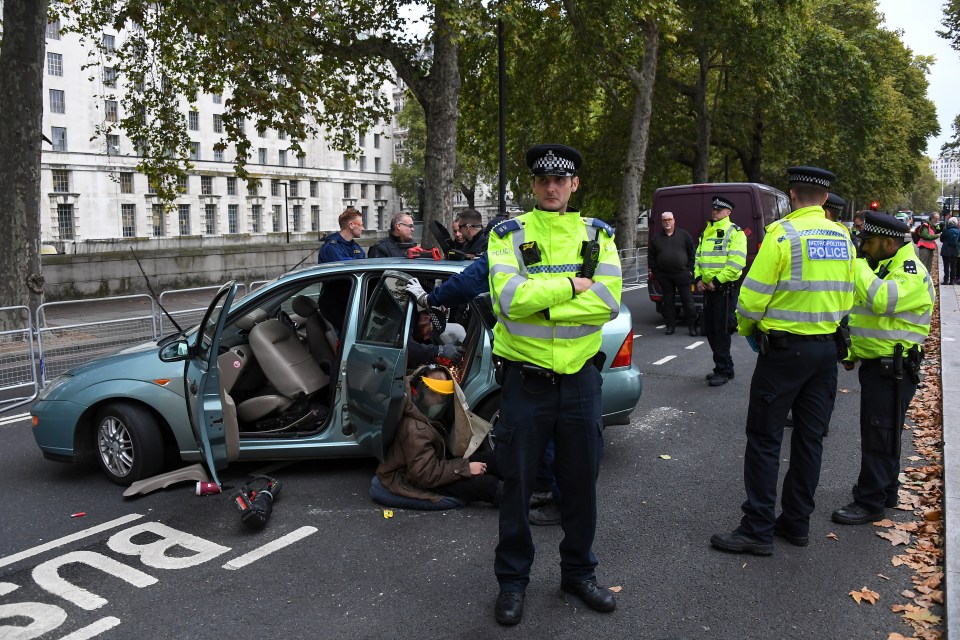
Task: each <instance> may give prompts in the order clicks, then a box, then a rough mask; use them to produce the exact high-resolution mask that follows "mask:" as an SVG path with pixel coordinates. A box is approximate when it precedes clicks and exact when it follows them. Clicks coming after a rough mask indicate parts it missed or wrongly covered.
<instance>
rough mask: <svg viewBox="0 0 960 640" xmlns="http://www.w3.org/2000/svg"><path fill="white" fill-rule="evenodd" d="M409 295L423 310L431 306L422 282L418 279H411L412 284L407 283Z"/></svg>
mask: <svg viewBox="0 0 960 640" xmlns="http://www.w3.org/2000/svg"><path fill="white" fill-rule="evenodd" d="M405 289H406V291H407V293H409V294H410V295H411V296H413V299H414V300H415V301H416V303H417V306H418V307H420V308H421V309H426V308H427V307H428V306H429V305H428V304H427V292H426V291H424V290H423V287H422V286H420V281H419V280H417V279H416V278H410V282H408V283H407V286H406V287H405Z"/></svg>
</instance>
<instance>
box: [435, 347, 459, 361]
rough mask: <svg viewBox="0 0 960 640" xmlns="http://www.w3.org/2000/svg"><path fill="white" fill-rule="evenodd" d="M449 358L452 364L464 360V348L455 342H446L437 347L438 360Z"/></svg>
mask: <svg viewBox="0 0 960 640" xmlns="http://www.w3.org/2000/svg"><path fill="white" fill-rule="evenodd" d="M441 358H442V359H444V360H449V361H450V362H451V363H452V364H455V365H456V364H460V363H461V362H463V348H462V347H458V346H456V345H454V344H444V345H440V346H439V347H437V360H440V359H441Z"/></svg>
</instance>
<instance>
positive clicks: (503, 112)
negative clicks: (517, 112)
mask: <svg viewBox="0 0 960 640" xmlns="http://www.w3.org/2000/svg"><path fill="white" fill-rule="evenodd" d="M506 84H507V82H506V69H505V68H504V53H503V18H502V17H498V18H497V110H498V114H499V120H500V125H499V129H500V130H499V135H500V184H499V186H498V194H497V195H498V196H499V197H498V200H499V202H498V203H497V212H498V213H499V214H500V215H501V216H504V215H506V213H507V133H506V121H507V106H506V101H505V99H504V94H505V93H506V90H505V86H506Z"/></svg>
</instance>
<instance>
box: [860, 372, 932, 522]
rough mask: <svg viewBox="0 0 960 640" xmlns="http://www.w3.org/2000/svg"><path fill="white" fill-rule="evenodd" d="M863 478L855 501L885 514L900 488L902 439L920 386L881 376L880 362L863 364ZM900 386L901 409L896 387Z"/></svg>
mask: <svg viewBox="0 0 960 640" xmlns="http://www.w3.org/2000/svg"><path fill="white" fill-rule="evenodd" d="M859 374H860V476H859V477H858V478H857V484H856V486H855V487H854V490H853V499H854V500H855V501H856V502H857V503H858V504H860V505H862V506H863V507H865V508H866V509H868V510H869V511H870V512H871V513H879V512H881V511H883V507H884V502H885V501H886V499H887V498H896V497H897V491H898V490H899V488H900V482H899V481H898V480H897V477H898V476H899V475H900V439H901V434H902V431H903V420H904V417H905V416H906V414H907V407H909V406H910V401H911V400H912V399H913V394H914V393H916V391H917V385H916V384H915V383H914V382H913V381H912V380H910V377H909V376H908V375H906V374H904V376H903V380H900V381H899V382H898V381H897V380H894V379H893V378H891V377H887V376H885V375H883V374H882V373H881V367H880V361H879V360H864V361H862V362H861V363H860V371H859ZM897 384H899V385H900V394H901V396H900V399H901V402H900V406H899V407H897V406H896V404H897V402H896V399H895V397H894V396H895V393H896V385H897Z"/></svg>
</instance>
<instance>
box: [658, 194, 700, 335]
mask: <svg viewBox="0 0 960 640" xmlns="http://www.w3.org/2000/svg"><path fill="white" fill-rule="evenodd" d="M660 222H661V223H662V225H663V228H662V229H661V230H660V232H659V233H657V235H655V236H653V238H651V239H650V246H649V247H647V267H648V268H649V269H650V273H652V274H653V277H654V278H656V279H657V282H658V283H660V287H661V289H662V291H663V299H662V301H661V304H662V308H663V319H664V320H666V322H667V331H666V334H667V335H668V336H669V335H673V333H674V325H675V324H676V321H677V308H676V306H674V290H677V291H679V292H680V304H682V305H683V315H684V317H685V318H686V319H687V328H688V329H689V331H690V335H691V336H695V335H697V307H696V305H695V304H694V302H693V290H692V289H691V285H692V283H693V264H694V260H695V259H696V255H697V249H696V247H695V246H694V244H693V238H692V237H690V234H689V233H687V232H686V231H684V230H683V229H677V225H676V221H675V220H674V219H673V213H672V212H670V211H664V212H663V214H662V215H661V216H660Z"/></svg>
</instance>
